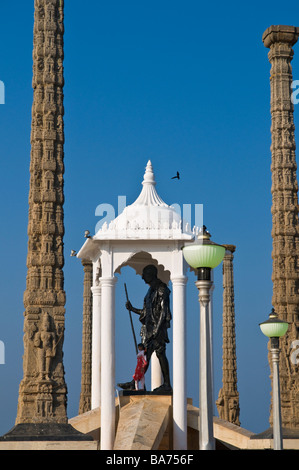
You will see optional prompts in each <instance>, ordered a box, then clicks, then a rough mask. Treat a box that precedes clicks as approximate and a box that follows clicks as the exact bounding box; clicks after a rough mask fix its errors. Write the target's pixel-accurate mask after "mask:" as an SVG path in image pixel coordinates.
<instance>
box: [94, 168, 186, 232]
mask: <svg viewBox="0 0 299 470" xmlns="http://www.w3.org/2000/svg"><path fill="white" fill-rule="evenodd" d="M142 186H143V188H142V191H141V193H140V195H139V196H138V198H137V199H136V201H135V202H134V203H133V204H131V205H129V206H127V207H126V208H125V209H124V211H123V212H122V213H121V214H120V215H119V216H118V217H116V218H115V219H114V220H112V221H111V222H110V223H109V224H107V223H105V224H104V225H103V226H102V227H101V229H100V230H99V231H98V232H97V233H96V235H95V236H94V239H95V240H101V239H105V240H109V239H124V238H126V239H146V238H151V239H153V238H157V239H169V238H172V239H186V238H187V239H191V238H193V236H194V234H193V232H192V231H191V230H190V227H189V224H185V223H184V222H183V220H182V219H181V216H180V214H179V213H178V212H177V211H176V210H175V208H174V207H173V206H169V205H167V204H166V203H165V202H164V201H163V200H162V199H161V198H160V196H159V195H158V193H157V191H156V181H155V176H154V172H153V168H152V164H151V161H150V160H149V161H148V163H147V166H146V170H145V174H144V179H143V182H142Z"/></svg>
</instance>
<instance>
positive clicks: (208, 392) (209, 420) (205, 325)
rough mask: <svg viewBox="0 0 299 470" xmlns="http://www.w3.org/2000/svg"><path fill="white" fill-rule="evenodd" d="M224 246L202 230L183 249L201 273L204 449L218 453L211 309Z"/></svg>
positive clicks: (202, 445)
mask: <svg viewBox="0 0 299 470" xmlns="http://www.w3.org/2000/svg"><path fill="white" fill-rule="evenodd" d="M224 254H225V248H224V246H221V245H217V244H216V243H214V242H212V241H211V234H210V233H209V232H208V230H207V228H206V227H205V226H203V227H202V229H201V231H200V233H199V235H198V238H197V240H195V242H194V243H193V244H192V245H191V244H190V245H186V246H185V247H184V248H183V255H184V258H185V260H186V262H187V263H188V264H189V265H190V266H191V267H192V268H194V269H196V271H197V282H196V283H195V285H196V287H197V288H198V297H199V303H200V398H199V410H200V431H199V448H200V450H215V439H214V436H213V385H212V384H213V382H212V375H213V371H212V364H211V357H212V341H211V324H210V318H209V307H210V301H211V288H212V286H213V281H212V278H211V270H212V269H214V268H216V267H217V266H218V265H219V264H220V263H221V262H222V260H223V258H224Z"/></svg>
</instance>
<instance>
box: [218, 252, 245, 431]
mask: <svg viewBox="0 0 299 470" xmlns="http://www.w3.org/2000/svg"><path fill="white" fill-rule="evenodd" d="M224 246H225V248H226V252H225V255H224V259H223V264H222V268H223V376H222V384H223V385H222V388H221V389H220V391H219V396H218V399H217V402H216V404H217V409H218V413H219V417H220V418H221V419H224V420H226V421H229V422H230V423H233V424H236V425H238V426H239V425H240V421H239V415H240V406H239V393H238V389H237V354H236V332H235V294H234V269H233V259H234V255H233V253H234V252H235V249H236V247H235V246H234V245H224Z"/></svg>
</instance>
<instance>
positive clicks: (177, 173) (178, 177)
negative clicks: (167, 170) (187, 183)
mask: <svg viewBox="0 0 299 470" xmlns="http://www.w3.org/2000/svg"><path fill="white" fill-rule="evenodd" d="M176 178H177V179H178V180H179V179H180V174H179V172H178V171H177V172H176V176H173V177H172V178H171V179H172V180H174V179H176Z"/></svg>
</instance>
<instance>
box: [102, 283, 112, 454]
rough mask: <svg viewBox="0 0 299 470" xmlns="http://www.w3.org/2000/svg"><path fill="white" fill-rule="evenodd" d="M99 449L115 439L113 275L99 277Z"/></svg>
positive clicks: (109, 445)
mask: <svg viewBox="0 0 299 470" xmlns="http://www.w3.org/2000/svg"><path fill="white" fill-rule="evenodd" d="M100 281H101V288H102V315H101V358H102V360H101V450H113V446H114V439H115V283H116V278H115V277H109V278H103V277H102V278H101V279H100Z"/></svg>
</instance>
